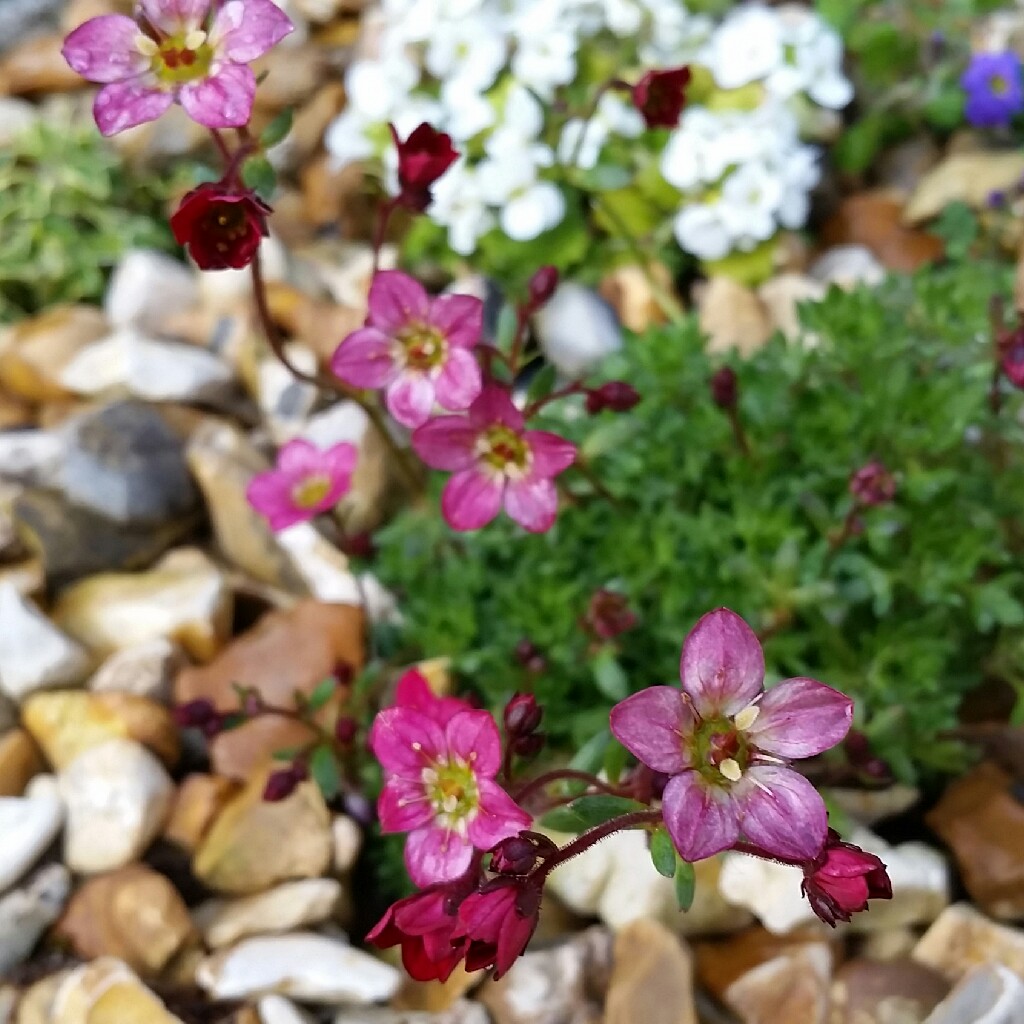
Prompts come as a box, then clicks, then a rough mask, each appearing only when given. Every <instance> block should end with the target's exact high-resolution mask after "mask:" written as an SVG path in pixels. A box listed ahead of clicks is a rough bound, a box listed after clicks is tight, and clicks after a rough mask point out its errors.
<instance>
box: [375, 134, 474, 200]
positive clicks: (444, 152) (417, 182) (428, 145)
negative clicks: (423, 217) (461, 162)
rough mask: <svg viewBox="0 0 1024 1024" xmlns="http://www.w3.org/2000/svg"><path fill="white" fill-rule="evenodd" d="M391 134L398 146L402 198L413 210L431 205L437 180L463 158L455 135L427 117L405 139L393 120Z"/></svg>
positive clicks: (399, 182) (400, 197)
mask: <svg viewBox="0 0 1024 1024" xmlns="http://www.w3.org/2000/svg"><path fill="white" fill-rule="evenodd" d="M388 127H389V128H390V129H391V137H392V138H393V139H394V140H395V148H396V149H397V150H398V184H399V186H400V187H401V189H402V191H401V194H400V195H399V197H398V201H399V202H400V203H402V205H404V206H408V207H410V208H411V209H413V210H419V211H421V212H422V211H423V210H425V209H426V208H427V207H428V206H429V205H430V200H431V195H430V189H431V187H432V186H433V184H434V182H436V181H437V179H438V178H440V177H441V175H442V174H444V172H445V171H447V170H448V168H449V167H451V165H452V164H453V163H455V161H456V160H458V158H459V152H458V150H457V149H455V147H454V146H453V145H452V137H451V136H450V135H446V134H445V133H444V132H439V131H438V130H437V129H436V128H433V127H431V126H430V125H429V124H427V122H426V121H424V122H423V124H421V125H420V126H419V127H418V128H415V129H414V130H413V132H412V134H411V135H410V136H409V137H408V138H407V139H406V140H405V141H404V142H403V141H402V140H401V139H400V138H399V137H398V132H397V130H396V129H395V126H394V125H393V124H389V125H388Z"/></svg>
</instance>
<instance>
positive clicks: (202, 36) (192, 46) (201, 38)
mask: <svg viewBox="0 0 1024 1024" xmlns="http://www.w3.org/2000/svg"><path fill="white" fill-rule="evenodd" d="M205 42H206V33H205V32H204V31H203V30H202V29H199V28H194V29H193V30H192V31H191V32H189V34H188V35H187V36H185V49H186V50H198V49H199V47H200V46H202V45H203V43H205Z"/></svg>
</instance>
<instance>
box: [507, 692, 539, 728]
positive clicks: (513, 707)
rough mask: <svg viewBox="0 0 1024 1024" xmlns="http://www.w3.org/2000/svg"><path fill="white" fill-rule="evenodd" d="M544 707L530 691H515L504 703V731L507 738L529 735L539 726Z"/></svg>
mask: <svg viewBox="0 0 1024 1024" xmlns="http://www.w3.org/2000/svg"><path fill="white" fill-rule="evenodd" d="M543 717H544V709H543V708H542V707H541V706H540V705H539V704H538V703H537V698H536V697H534V695H533V694H532V693H517V694H515V696H513V698H512V699H511V700H510V701H509V702H508V703H507V704H506V705H505V732H506V733H507V734H508V736H509V738H512V737H516V738H520V737H524V736H529V735H531V733H534V732H536V731H537V729H539V728H540V723H541V719H542V718H543Z"/></svg>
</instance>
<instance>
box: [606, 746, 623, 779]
mask: <svg viewBox="0 0 1024 1024" xmlns="http://www.w3.org/2000/svg"><path fill="white" fill-rule="evenodd" d="M625 767H626V748H625V747H624V746H623V745H622V744H621V743H617V742H615V741H614V740H613V741H612V742H611V743H609V744H608V749H607V750H605V752H604V774H605V777H606V778H607V779H608V781H609V782H611V783H612V784H613V785H614V784H615V783H616V782H618V781H619V778H620V777H621V775H622V769H623V768H625Z"/></svg>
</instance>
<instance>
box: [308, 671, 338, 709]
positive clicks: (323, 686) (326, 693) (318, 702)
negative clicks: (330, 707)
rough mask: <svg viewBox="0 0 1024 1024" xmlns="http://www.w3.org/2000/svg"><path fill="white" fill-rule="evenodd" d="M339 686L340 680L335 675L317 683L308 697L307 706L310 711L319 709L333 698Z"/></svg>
mask: <svg viewBox="0 0 1024 1024" xmlns="http://www.w3.org/2000/svg"><path fill="white" fill-rule="evenodd" d="M337 688H338V682H337V680H336V679H335V678H334V677H333V676H331V677H329V678H327V679H324V680H322V681H321V682H319V683H317V685H316V689H315V690H313V692H312V693H311V694H310V695H309V697H308V698H307V699H306V708H307V709H308V710H309V711H319V710H320V709H321V708H322V707H323V706H324V705H325V704H326V703H327V702H328V701H329V700H330V699H331V697H332V696H333V695H334V692H335V690H336V689H337Z"/></svg>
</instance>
